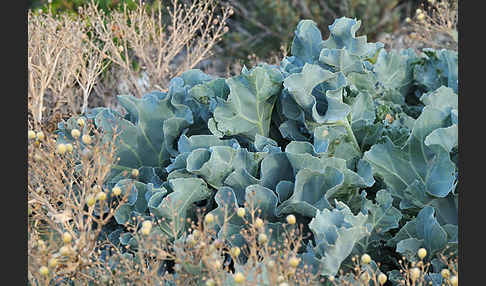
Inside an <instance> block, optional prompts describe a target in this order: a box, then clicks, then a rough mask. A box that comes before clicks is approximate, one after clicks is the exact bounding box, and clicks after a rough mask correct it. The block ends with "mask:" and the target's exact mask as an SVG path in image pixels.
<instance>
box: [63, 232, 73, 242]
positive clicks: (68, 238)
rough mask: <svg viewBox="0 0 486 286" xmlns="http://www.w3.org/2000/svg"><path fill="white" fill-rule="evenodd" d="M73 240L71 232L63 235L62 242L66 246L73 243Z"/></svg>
mask: <svg viewBox="0 0 486 286" xmlns="http://www.w3.org/2000/svg"><path fill="white" fill-rule="evenodd" d="M72 240H73V237H72V236H71V234H70V233H69V232H65V233H63V234H62V241H64V243H65V244H68V243H71V241H72Z"/></svg>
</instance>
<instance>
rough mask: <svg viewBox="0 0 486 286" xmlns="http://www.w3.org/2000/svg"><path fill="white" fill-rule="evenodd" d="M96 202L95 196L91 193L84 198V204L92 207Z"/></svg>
mask: <svg viewBox="0 0 486 286" xmlns="http://www.w3.org/2000/svg"><path fill="white" fill-rule="evenodd" d="M95 203H96V198H95V197H94V196H92V195H90V196H89V197H88V198H87V199H86V204H87V205H88V207H92V206H94V204H95Z"/></svg>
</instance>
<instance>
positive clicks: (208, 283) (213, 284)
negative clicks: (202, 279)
mask: <svg viewBox="0 0 486 286" xmlns="http://www.w3.org/2000/svg"><path fill="white" fill-rule="evenodd" d="M206 286H216V282H214V279H208V280H207V281H206Z"/></svg>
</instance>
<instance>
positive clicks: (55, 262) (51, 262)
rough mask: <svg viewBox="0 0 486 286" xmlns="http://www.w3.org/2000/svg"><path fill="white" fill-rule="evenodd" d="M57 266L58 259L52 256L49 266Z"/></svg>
mask: <svg viewBox="0 0 486 286" xmlns="http://www.w3.org/2000/svg"><path fill="white" fill-rule="evenodd" d="M56 266H57V259H55V258H51V259H49V267H51V268H54V267H56Z"/></svg>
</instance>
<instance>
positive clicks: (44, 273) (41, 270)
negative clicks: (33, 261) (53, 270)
mask: <svg viewBox="0 0 486 286" xmlns="http://www.w3.org/2000/svg"><path fill="white" fill-rule="evenodd" d="M39 273H40V274H41V275H42V276H47V275H49V268H47V267H46V266H41V268H39Z"/></svg>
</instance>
